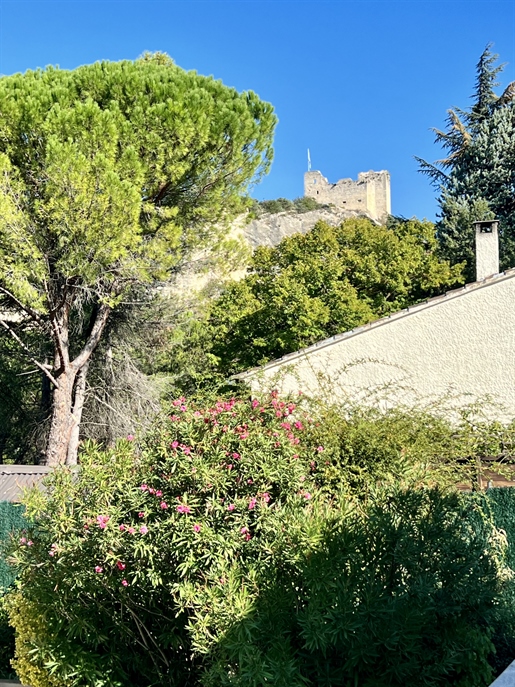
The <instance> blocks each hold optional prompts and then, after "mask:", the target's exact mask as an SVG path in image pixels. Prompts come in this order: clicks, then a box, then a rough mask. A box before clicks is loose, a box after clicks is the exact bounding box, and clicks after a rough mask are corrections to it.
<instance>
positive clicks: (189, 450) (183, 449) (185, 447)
mask: <svg viewBox="0 0 515 687" xmlns="http://www.w3.org/2000/svg"><path fill="white" fill-rule="evenodd" d="M182 452H183V453H184V455H186V456H189V455H190V453H191V448H190V447H189V446H183V447H182Z"/></svg>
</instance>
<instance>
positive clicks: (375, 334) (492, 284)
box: [248, 270, 515, 419]
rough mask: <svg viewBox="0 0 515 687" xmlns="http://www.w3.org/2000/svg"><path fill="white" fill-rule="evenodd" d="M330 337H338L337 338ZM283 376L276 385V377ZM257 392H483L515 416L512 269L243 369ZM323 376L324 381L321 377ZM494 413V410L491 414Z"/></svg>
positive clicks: (395, 395) (465, 395)
mask: <svg viewBox="0 0 515 687" xmlns="http://www.w3.org/2000/svg"><path fill="white" fill-rule="evenodd" d="M335 339H336V340H335ZM279 372H280V373H281V375H284V379H283V380H282V382H281V383H280V384H278V383H277V381H275V380H274V378H275V377H276V376H277V374H278V373H279ZM248 375H249V376H248V381H250V382H251V384H252V387H253V388H254V389H257V388H259V387H261V388H269V387H274V386H275V387H277V386H279V387H280V388H281V389H282V391H284V392H295V391H297V390H299V389H301V390H303V391H305V392H306V393H311V394H313V393H316V394H322V395H324V394H325V395H328V396H329V397H332V396H334V394H335V393H336V394H338V396H349V397H350V398H353V399H357V398H364V397H369V396H370V393H371V392H373V391H374V390H378V389H379V388H382V387H383V386H384V385H386V386H387V387H388V392H387V393H386V392H384V391H381V392H380V393H379V396H381V397H383V398H384V397H385V395H388V396H389V398H390V403H399V402H401V403H408V404H414V403H419V402H420V401H422V402H424V403H426V402H429V401H430V400H432V399H436V398H439V397H441V396H442V395H444V394H447V393H451V394H453V395H454V396H458V397H459V399H460V402H461V403H463V404H464V403H468V402H471V401H473V400H475V399H477V398H479V397H481V396H484V395H485V394H489V395H491V396H492V397H493V398H494V399H495V401H496V402H501V403H502V404H503V405H504V406H505V408H506V410H505V412H504V413H499V414H498V417H500V418H501V415H502V419H508V418H511V417H515V271H514V270H511V271H510V272H509V273H508V274H507V275H500V276H499V277H497V278H493V279H489V280H485V281H484V282H482V283H479V284H478V283H476V284H470V285H468V286H467V287H465V288H464V289H459V290H456V291H452V292H450V293H449V294H447V295H446V296H441V297H439V298H436V299H432V300H431V301H429V302H428V303H426V304H421V305H418V306H414V307H413V308H410V309H408V310H407V311H406V310H404V311H401V312H400V313H396V314H395V315H392V316H391V317H390V318H386V319H383V320H378V321H377V322H375V323H372V324H371V325H366V326H365V327H360V328H359V329H357V330H355V331H354V332H348V333H346V334H344V335H339V336H338V337H334V339H333V340H331V339H328V340H326V341H323V342H320V343H319V344H317V345H315V346H312V347H310V348H309V349H305V351H303V352H302V351H301V352H300V353H297V354H292V355H290V356H285V358H283V359H281V360H280V361H276V362H274V363H270V364H269V365H267V366H265V367H264V368H263V369H262V370H261V371H260V372H259V373H258V374H256V373H255V372H251V373H248ZM321 377H325V379H323V378H322V379H321ZM496 412H497V411H496Z"/></svg>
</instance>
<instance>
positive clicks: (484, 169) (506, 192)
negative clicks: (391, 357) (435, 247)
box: [417, 46, 515, 281]
mask: <svg viewBox="0 0 515 687" xmlns="http://www.w3.org/2000/svg"><path fill="white" fill-rule="evenodd" d="M497 57H498V56H497V55H493V54H492V53H491V51H490V46H487V48H486V49H485V51H484V52H483V54H482V55H481V58H480V60H479V62H478V65H477V79H476V88H475V91H474V94H473V96H472V97H473V99H474V102H473V105H472V107H471V108H470V109H469V110H466V111H463V110H459V109H457V110H450V111H449V116H448V119H447V128H446V130H445V131H444V132H442V131H436V141H437V143H439V144H440V145H441V146H442V147H443V148H444V150H446V152H447V157H446V158H445V159H443V160H441V161H440V162H439V163H437V164H436V165H432V164H429V163H427V162H425V161H424V160H420V159H419V158H417V159H418V160H419V162H420V163H421V171H423V172H425V173H427V174H428V175H429V177H430V178H431V180H432V182H433V183H434V184H435V186H436V187H437V188H438V190H439V192H440V196H439V199H438V202H439V205H440V209H441V219H440V221H439V222H438V224H437V231H438V237H439V240H440V243H441V247H442V253H443V255H444V256H445V257H446V258H448V259H450V260H451V262H452V263H458V262H463V261H466V275H467V279H468V280H469V281H472V280H474V279H475V265H474V230H473V226H472V222H473V221H475V220H482V219H491V218H493V217H495V218H497V219H499V220H500V262H501V269H506V268H509V267H513V266H514V265H515V201H514V200H513V199H514V195H515V125H514V122H515V116H514V114H515V111H514V104H515V100H514V96H515V84H513V83H512V84H510V85H509V86H508V87H507V88H506V89H505V91H504V93H503V94H502V95H501V96H497V95H496V93H495V91H494V88H495V87H496V86H497V85H498V83H497V81H496V79H497V75H498V74H499V72H500V71H501V70H502V66H495V63H496V61H497Z"/></svg>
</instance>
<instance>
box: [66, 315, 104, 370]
mask: <svg viewBox="0 0 515 687" xmlns="http://www.w3.org/2000/svg"><path fill="white" fill-rule="evenodd" d="M110 313H111V306H109V305H106V304H105V303H103V304H102V305H101V306H100V308H99V309H98V315H97V316H96V319H95V322H94V323H93V326H92V328H91V333H90V335H89V337H88V340H87V341H86V343H85V345H84V348H83V349H82V351H81V352H80V353H79V355H78V356H77V357H76V358H75V360H73V361H72V365H73V367H74V368H75V369H76V370H80V368H81V367H82V366H83V365H84V364H85V363H87V362H88V360H89V359H90V358H91V354H92V353H93V351H94V350H95V348H96V347H97V345H98V342H99V341H100V337H101V336H102V332H103V331H104V328H105V326H106V323H107V318H108V317H109V315H110Z"/></svg>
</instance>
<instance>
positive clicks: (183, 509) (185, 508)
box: [175, 503, 191, 515]
mask: <svg viewBox="0 0 515 687" xmlns="http://www.w3.org/2000/svg"><path fill="white" fill-rule="evenodd" d="M175 510H176V511H177V512H178V513H184V514H185V515H188V514H189V513H191V508H190V507H189V506H187V505H186V504H184V503H180V504H179V505H178V506H176V508H175Z"/></svg>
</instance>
